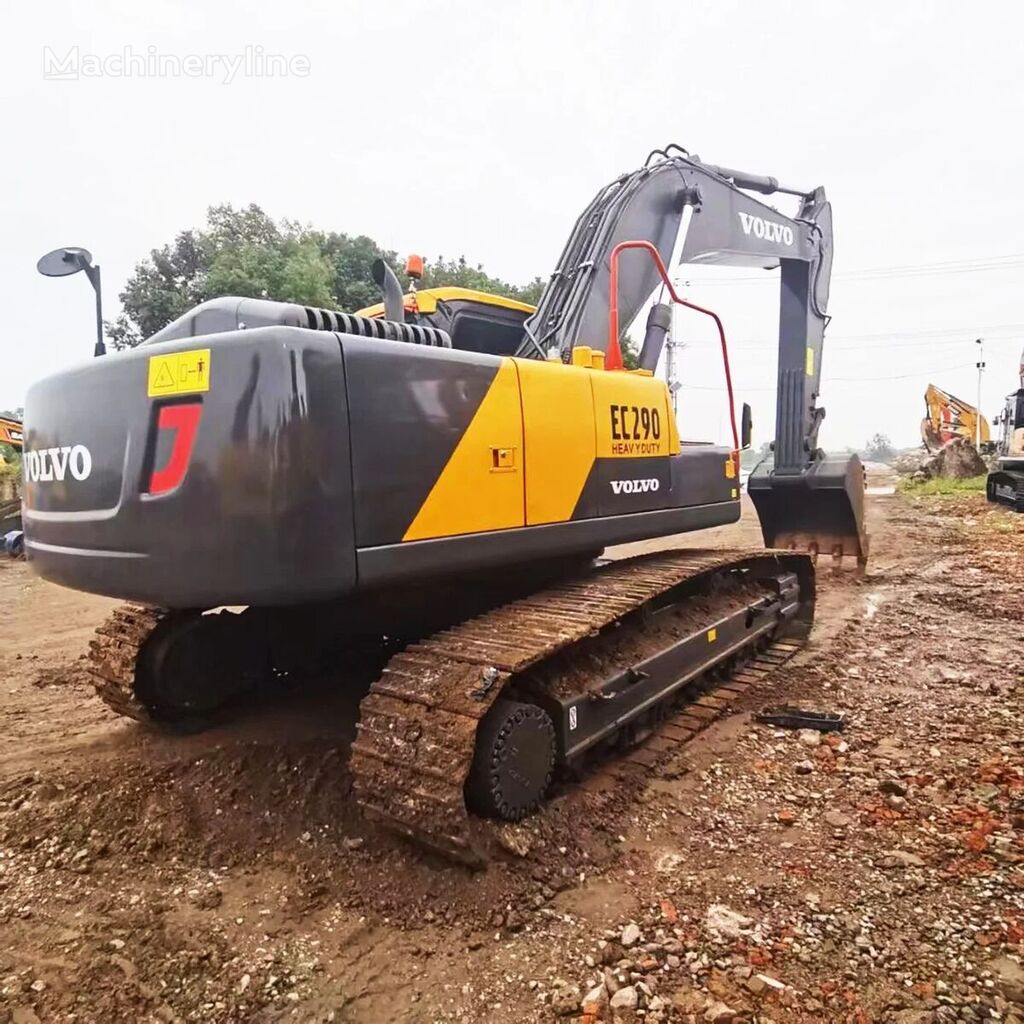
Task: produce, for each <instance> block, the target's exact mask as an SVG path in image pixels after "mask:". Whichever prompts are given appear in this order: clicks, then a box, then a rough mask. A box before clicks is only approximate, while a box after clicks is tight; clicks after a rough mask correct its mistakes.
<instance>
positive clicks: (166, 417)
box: [146, 402, 203, 495]
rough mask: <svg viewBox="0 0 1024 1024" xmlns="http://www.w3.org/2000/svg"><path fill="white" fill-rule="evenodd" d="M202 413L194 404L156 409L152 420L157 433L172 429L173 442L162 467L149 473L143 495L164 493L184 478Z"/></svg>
mask: <svg viewBox="0 0 1024 1024" xmlns="http://www.w3.org/2000/svg"><path fill="white" fill-rule="evenodd" d="M202 411H203V407H202V405H200V404H199V403H198V402H190V403H189V404H188V405H165V406H164V407H163V408H162V409H161V410H160V415H159V416H158V417H157V421H156V427H157V430H173V431H174V440H173V441H172V442H171V454H170V455H169V456H168V458H167V463H166V465H164V466H163V467H162V468H161V469H154V470H153V473H152V475H151V476H150V479H149V489H148V491H147V492H146V493H147V494H154V495H155V494H166V493H167V492H168V491H173V490H174V488H175V487H177V486H178V485H179V484H180V483H181V482H182V480H184V479H185V473H186V472H187V470H188V462H189V459H190V458H191V457H192V445H193V443H194V442H195V439H196V431H197V430H198V429H199V416H200V414H201V413H202Z"/></svg>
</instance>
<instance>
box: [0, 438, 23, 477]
mask: <svg viewBox="0 0 1024 1024" xmlns="http://www.w3.org/2000/svg"><path fill="white" fill-rule="evenodd" d="M4 476H9V477H16V478H18V479H20V478H21V452H19V451H18V449H17V448H12V447H11V446H10V445H9V444H0V477H4Z"/></svg>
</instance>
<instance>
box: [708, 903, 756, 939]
mask: <svg viewBox="0 0 1024 1024" xmlns="http://www.w3.org/2000/svg"><path fill="white" fill-rule="evenodd" d="M752 924H753V921H751V919H750V918H749V917H744V916H743V915H742V914H738V913H737V912H736V911H735V910H731V909H730V908H729V907H727V906H725V904H723V903H712V904H711V906H710V907H708V912H707V914H706V915H705V917H704V927H705V928H706V929H707V930H708V931H709V932H710V933H711V936H712V938H715V939H718V940H719V941H733V940H735V939H738V938H740V937H741V936H743V935H746V934H747V932H749V931H750V927H751V925H752Z"/></svg>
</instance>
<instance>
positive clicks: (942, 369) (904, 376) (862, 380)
mask: <svg viewBox="0 0 1024 1024" xmlns="http://www.w3.org/2000/svg"><path fill="white" fill-rule="evenodd" d="M973 365H974V364H973V363H958V364H957V365H956V366H932V367H928V368H925V369H921V370H915V371H914V372H913V373H895V374H885V375H883V376H881V377H822V378H821V383H822V385H825V384H866V383H871V382H881V381H891V380H910V379H911V378H913V377H921V376H924V375H928V374H933V373H949V372H951V371H953V370H963V369H967V368H969V367H972V366H973ZM681 387H682V389H683V390H684V391H724V390H725V384H721V385H719V386H712V385H705V384H683V385H681ZM733 390H734V391H736V392H741V393H743V394H750V393H752V392H774V391H776V390H777V389H776V388H768V387H750V388H748V387H743V386H742V385H740V384H734V385H733Z"/></svg>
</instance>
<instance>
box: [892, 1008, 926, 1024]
mask: <svg viewBox="0 0 1024 1024" xmlns="http://www.w3.org/2000/svg"><path fill="white" fill-rule="evenodd" d="M889 1020H890V1021H892V1024H932V1022H933V1021H934V1020H935V1016H934V1014H933V1013H932V1011H931V1010H897V1011H896V1013H894V1014H893V1015H892V1016H891V1017H890V1018H889Z"/></svg>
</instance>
